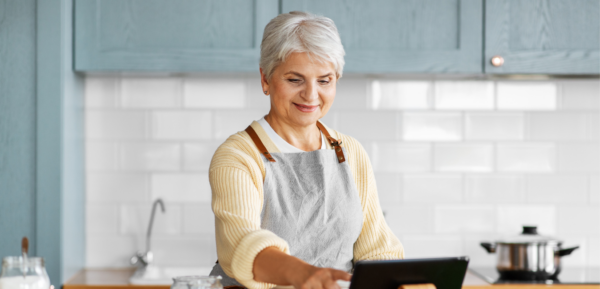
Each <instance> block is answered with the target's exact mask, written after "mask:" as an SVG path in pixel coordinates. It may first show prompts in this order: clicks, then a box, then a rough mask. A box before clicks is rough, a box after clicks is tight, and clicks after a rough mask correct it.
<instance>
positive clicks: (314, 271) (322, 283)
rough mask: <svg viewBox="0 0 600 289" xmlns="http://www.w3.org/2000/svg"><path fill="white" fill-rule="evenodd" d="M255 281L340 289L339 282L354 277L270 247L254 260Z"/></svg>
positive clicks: (309, 288) (308, 288)
mask: <svg viewBox="0 0 600 289" xmlns="http://www.w3.org/2000/svg"><path fill="white" fill-rule="evenodd" d="M252 271H253V272H252V273H254V280H256V281H258V282H267V283H272V284H277V285H293V286H294V288H296V289H340V286H339V285H338V284H337V282H336V281H337V280H344V281H350V278H351V277H352V275H350V274H348V273H346V272H344V271H340V270H336V269H331V268H319V267H315V266H312V265H310V264H308V263H306V262H304V261H302V260H300V259H298V258H296V257H294V256H290V255H288V254H285V253H283V252H281V251H280V250H279V249H277V248H274V247H269V248H266V249H264V250H262V251H261V252H260V253H258V255H256V258H254V268H253V270H252Z"/></svg>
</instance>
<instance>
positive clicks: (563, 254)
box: [554, 246, 579, 257]
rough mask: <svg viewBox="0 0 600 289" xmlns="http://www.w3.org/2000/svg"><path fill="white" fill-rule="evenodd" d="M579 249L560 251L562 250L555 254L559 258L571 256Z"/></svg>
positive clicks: (576, 247)
mask: <svg viewBox="0 0 600 289" xmlns="http://www.w3.org/2000/svg"><path fill="white" fill-rule="evenodd" d="M578 248H579V246H575V247H573V248H566V249H560V250H558V251H556V252H554V255H556V256H558V257H562V256H567V255H571V253H573V251H575V250H576V249H578Z"/></svg>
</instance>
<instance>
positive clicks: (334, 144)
mask: <svg viewBox="0 0 600 289" xmlns="http://www.w3.org/2000/svg"><path fill="white" fill-rule="evenodd" d="M317 126H318V127H319V129H320V130H321V132H322V133H323V134H324V135H325V137H326V138H327V140H328V141H329V143H330V144H331V146H332V147H333V149H334V150H335V154H336V155H337V158H338V162H339V163H340V164H341V163H343V162H345V161H346V158H345V157H344V151H342V147H341V146H340V145H341V144H342V141H341V140H337V139H334V138H333V137H332V136H331V135H330V134H329V132H328V131H327V129H326V128H325V126H324V125H323V124H322V123H321V122H320V121H317Z"/></svg>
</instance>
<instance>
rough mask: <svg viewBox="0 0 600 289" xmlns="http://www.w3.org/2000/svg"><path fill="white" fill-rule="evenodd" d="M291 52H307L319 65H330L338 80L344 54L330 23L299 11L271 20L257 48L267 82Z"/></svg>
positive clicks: (328, 20) (333, 26)
mask: <svg viewBox="0 0 600 289" xmlns="http://www.w3.org/2000/svg"><path fill="white" fill-rule="evenodd" d="M293 52H306V53H308V54H309V56H313V57H315V58H316V59H317V60H318V61H321V62H331V63H332V64H333V66H334V68H335V72H336V74H337V77H338V78H340V77H342V71H343V70H344V55H345V54H346V53H345V52H344V46H342V41H341V40H340V35H339V33H338V30H337V28H336V27H335V24H334V23H333V20H331V19H329V18H327V17H324V16H317V15H313V14H310V13H306V12H300V11H293V12H290V13H283V14H279V15H278V16H277V17H275V18H273V19H271V21H270V22H269V24H267V26H266V27H265V31H264V34H263V39H262V43H261V45H260V68H262V69H263V73H264V74H265V75H266V77H267V79H270V78H271V76H272V74H273V71H274V70H275V68H276V67H277V66H278V65H279V64H280V63H281V62H283V61H285V59H286V58H287V57H288V56H289V55H290V54H291V53H293Z"/></svg>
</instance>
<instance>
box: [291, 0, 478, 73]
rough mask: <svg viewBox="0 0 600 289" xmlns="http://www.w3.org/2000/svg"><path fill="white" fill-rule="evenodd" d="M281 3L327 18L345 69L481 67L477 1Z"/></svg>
mask: <svg viewBox="0 0 600 289" xmlns="http://www.w3.org/2000/svg"><path fill="white" fill-rule="evenodd" d="M281 8H282V12H290V11H307V12H311V13H314V14H318V15H323V16H327V17H329V18H331V19H332V20H333V21H334V22H335V24H336V26H337V28H338V31H339V33H340V36H341V38H342V43H343V44H344V48H345V50H346V58H345V59H346V67H345V71H346V72H357V73H481V72H482V57H483V55H482V54H483V53H482V51H483V2H482V0H371V1H363V0H328V1H321V0H282V1H281Z"/></svg>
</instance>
